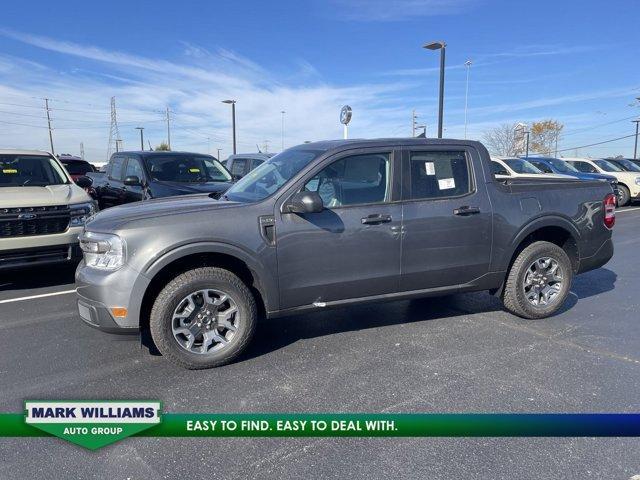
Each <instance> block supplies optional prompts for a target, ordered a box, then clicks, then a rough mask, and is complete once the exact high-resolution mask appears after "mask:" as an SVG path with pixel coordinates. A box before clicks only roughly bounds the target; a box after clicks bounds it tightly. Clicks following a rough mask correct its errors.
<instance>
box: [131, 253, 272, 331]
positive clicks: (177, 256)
mask: <svg viewBox="0 0 640 480" xmlns="http://www.w3.org/2000/svg"><path fill="white" fill-rule="evenodd" d="M202 266H216V267H220V268H224V269H226V270H229V271H231V272H232V273H234V274H235V275H237V276H238V277H239V278H240V279H241V280H242V281H243V282H244V283H245V284H246V285H247V286H248V287H249V289H250V290H251V292H252V293H253V295H254V297H255V299H256V302H257V305H258V311H259V313H260V314H264V313H265V312H266V311H269V310H273V309H277V308H278V305H277V300H278V297H277V295H276V292H277V290H276V287H275V284H274V282H275V279H274V278H273V277H272V276H270V275H269V274H268V273H267V272H266V270H265V269H264V268H263V267H262V265H261V264H260V263H258V262H257V261H256V260H255V259H254V258H253V257H252V256H251V255H250V254H249V253H248V252H246V251H244V250H243V249H241V248H239V247H236V246H234V245H230V244H223V243H216V242H198V243H193V244H188V245H182V246H180V247H178V248H176V249H173V250H170V251H169V252H166V253H165V254H163V255H162V256H161V257H160V258H158V259H156V260H155V261H154V262H153V263H151V264H150V265H148V266H147V268H145V270H144V272H143V274H144V275H145V277H147V278H148V279H149V284H148V285H147V287H146V289H145V291H144V294H143V296H142V301H141V305H140V327H141V328H142V329H143V330H144V329H146V328H147V327H148V323H149V314H150V312H151V307H152V306H153V302H154V300H155V298H156V297H157V295H158V293H160V290H162V288H163V287H164V286H165V285H166V284H167V283H168V282H169V281H171V279H173V278H175V277H176V276H177V275H179V274H180V273H182V272H185V271H187V270H190V269H192V268H197V267H202Z"/></svg>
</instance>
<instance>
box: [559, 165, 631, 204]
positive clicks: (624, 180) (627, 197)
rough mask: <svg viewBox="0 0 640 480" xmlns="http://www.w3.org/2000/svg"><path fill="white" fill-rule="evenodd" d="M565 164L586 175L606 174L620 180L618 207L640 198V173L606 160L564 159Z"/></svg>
mask: <svg viewBox="0 0 640 480" xmlns="http://www.w3.org/2000/svg"><path fill="white" fill-rule="evenodd" d="M562 160H564V161H565V162H567V163H569V164H571V165H573V166H574V167H575V168H577V169H578V170H580V171H581V172H585V173H604V174H607V175H611V176H613V177H616V179H617V180H618V191H619V195H618V205H620V206H621V207H624V206H625V205H627V204H628V203H629V202H631V201H632V200H637V199H638V198H639V197H640V173H636V172H627V171H624V170H622V168H620V167H619V166H617V165H615V164H613V163H611V162H609V161H607V160H604V159H593V158H563V159H562Z"/></svg>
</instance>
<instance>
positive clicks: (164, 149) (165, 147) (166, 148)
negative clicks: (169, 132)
mask: <svg viewBox="0 0 640 480" xmlns="http://www.w3.org/2000/svg"><path fill="white" fill-rule="evenodd" d="M155 150H156V151H161V152H168V151H170V150H171V148H170V147H169V144H168V143H167V142H162V143H160V145H158V146H157V147H156V148H155Z"/></svg>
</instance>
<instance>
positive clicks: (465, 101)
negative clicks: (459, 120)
mask: <svg viewBox="0 0 640 480" xmlns="http://www.w3.org/2000/svg"><path fill="white" fill-rule="evenodd" d="M471 64H472V62H471V60H467V61H466V62H464V66H465V67H467V86H466V87H465V89H464V138H465V140H466V139H467V105H468V104H469V71H470V70H471Z"/></svg>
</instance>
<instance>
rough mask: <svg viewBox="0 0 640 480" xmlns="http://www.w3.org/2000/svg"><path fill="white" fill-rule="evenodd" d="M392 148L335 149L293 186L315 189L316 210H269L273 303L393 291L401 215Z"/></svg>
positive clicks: (320, 300)
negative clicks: (276, 295)
mask: <svg viewBox="0 0 640 480" xmlns="http://www.w3.org/2000/svg"><path fill="white" fill-rule="evenodd" d="M397 153H398V152H395V151H394V150H393V149H382V150H381V149H374V150H371V149H361V150H356V151H351V152H350V153H348V154H347V153H343V154H338V155H336V156H334V157H332V158H330V159H329V160H326V161H324V162H323V163H322V165H319V166H318V168H317V169H315V170H314V171H313V172H310V174H309V175H308V176H307V177H306V178H305V179H304V180H303V181H301V182H300V183H299V184H298V185H297V186H296V188H295V191H300V190H302V189H307V190H310V191H316V192H318V194H319V195H320V197H321V198H322V200H323V203H324V206H325V209H324V210H323V211H322V212H319V213H309V214H295V213H279V212H276V245H277V257H278V277H279V286H280V308H282V309H287V308H293V307H298V306H304V305H311V304H314V303H315V304H321V303H323V302H332V301H337V300H344V299H352V298H359V297H367V296H372V295H381V294H388V293H394V292H397V290H398V280H399V274H400V226H401V223H402V218H401V215H402V206H401V203H400V202H399V199H400V197H399V173H400V172H399V168H395V164H396V162H397V165H398V167H399V166H400V162H399V156H398V154H397Z"/></svg>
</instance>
